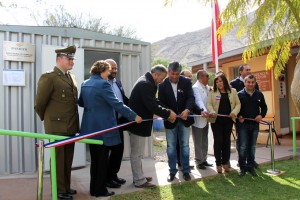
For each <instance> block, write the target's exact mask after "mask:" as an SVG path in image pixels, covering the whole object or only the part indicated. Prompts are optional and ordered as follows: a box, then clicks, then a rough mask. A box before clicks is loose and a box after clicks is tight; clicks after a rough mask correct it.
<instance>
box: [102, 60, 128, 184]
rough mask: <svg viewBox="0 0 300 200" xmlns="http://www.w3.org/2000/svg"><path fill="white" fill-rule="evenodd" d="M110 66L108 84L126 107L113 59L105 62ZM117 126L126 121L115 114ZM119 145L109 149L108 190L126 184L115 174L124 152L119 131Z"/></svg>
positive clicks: (126, 101) (121, 134)
mask: <svg viewBox="0 0 300 200" xmlns="http://www.w3.org/2000/svg"><path fill="white" fill-rule="evenodd" d="M105 61H106V62H107V63H109V64H110V66H111V72H110V75H109V77H108V78H109V82H110V84H111V86H112V89H113V91H114V93H115V95H116V97H117V98H118V99H119V100H120V101H122V102H123V103H124V104H125V105H128V98H127V97H126V95H125V92H124V89H123V87H122V83H121V81H120V80H117V79H116V76H117V72H118V65H117V63H116V61H114V60H113V59H107V60H105ZM116 117H117V122H118V124H122V123H124V122H127V119H126V118H125V117H124V116H122V115H121V114H120V113H117V114H116ZM119 133H120V137H121V143H120V144H118V145H114V146H111V147H110V154H109V158H108V173H107V183H106V186H107V187H110V188H119V187H121V185H122V184H125V183H126V180H125V179H123V178H119V177H118V175H117V173H118V172H119V171H120V167H121V163H122V158H123V152H124V135H123V130H122V129H119Z"/></svg>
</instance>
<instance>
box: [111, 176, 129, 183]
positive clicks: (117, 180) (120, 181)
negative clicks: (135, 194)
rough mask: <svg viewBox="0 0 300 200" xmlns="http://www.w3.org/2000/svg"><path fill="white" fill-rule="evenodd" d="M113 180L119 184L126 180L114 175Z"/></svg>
mask: <svg viewBox="0 0 300 200" xmlns="http://www.w3.org/2000/svg"><path fill="white" fill-rule="evenodd" d="M112 180H113V181H115V182H116V183H119V184H121V185H123V184H125V183H126V180H125V179H123V178H119V177H115V178H113V179H112Z"/></svg>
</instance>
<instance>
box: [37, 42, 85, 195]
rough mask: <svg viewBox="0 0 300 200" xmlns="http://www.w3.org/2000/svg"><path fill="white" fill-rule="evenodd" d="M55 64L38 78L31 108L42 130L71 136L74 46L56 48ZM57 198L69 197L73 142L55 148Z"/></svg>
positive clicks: (74, 129)
mask: <svg viewBox="0 0 300 200" xmlns="http://www.w3.org/2000/svg"><path fill="white" fill-rule="evenodd" d="M55 52H56V53H57V56H56V66H55V67H54V69H53V70H52V71H49V72H46V73H44V74H42V76H41V77H40V79H39V81H38V89H37V95H36V99H35V107H34V108H35V111H36V113H37V114H38V115H39V117H40V118H41V120H42V121H44V126H45V132H46V133H48V134H54V135H63V136H73V135H75V134H76V133H78V132H79V116H78V108H77V98H78V90H77V82H76V79H75V76H74V75H73V74H71V73H70V72H69V70H71V69H72V68H73V66H74V54H75V52H76V47H75V46H69V47H67V48H61V49H56V50H55ZM55 150H56V159H57V160H56V170H57V190H58V199H73V197H72V195H74V194H76V193H77V191H76V190H74V189H72V188H71V187H70V185H71V167H72V162H73V155H74V143H72V144H68V145H64V146H61V147H56V149H55Z"/></svg>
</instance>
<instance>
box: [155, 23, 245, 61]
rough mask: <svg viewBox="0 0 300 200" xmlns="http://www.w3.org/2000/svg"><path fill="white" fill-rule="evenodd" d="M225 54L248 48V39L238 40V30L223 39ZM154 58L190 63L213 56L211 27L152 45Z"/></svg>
mask: <svg viewBox="0 0 300 200" xmlns="http://www.w3.org/2000/svg"><path fill="white" fill-rule="evenodd" d="M222 42H223V52H227V51H230V50H233V49H237V48H241V47H244V46H246V44H247V39H245V38H242V39H241V40H238V39H237V37H236V30H234V31H232V32H231V33H229V34H227V35H226V36H225V37H223V38H222ZM151 52H152V57H162V58H164V59H167V60H168V61H179V62H181V63H188V62H192V61H196V60H199V59H201V58H203V57H207V56H210V55H211V29H210V27H207V28H204V29H201V30H199V31H195V32H188V33H185V34H182V35H176V36H173V37H167V38H165V39H163V40H160V41H158V42H155V43H153V44H152V49H151Z"/></svg>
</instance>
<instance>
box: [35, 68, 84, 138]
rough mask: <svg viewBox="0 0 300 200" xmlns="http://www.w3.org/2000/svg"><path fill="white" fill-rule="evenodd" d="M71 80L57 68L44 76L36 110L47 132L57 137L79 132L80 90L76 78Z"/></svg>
mask: <svg viewBox="0 0 300 200" xmlns="http://www.w3.org/2000/svg"><path fill="white" fill-rule="evenodd" d="M70 76H71V78H72V80H71V79H69V78H68V77H67V76H66V75H65V74H63V73H62V72H61V70H59V69H58V68H57V67H54V69H53V71H50V72H47V73H44V74H42V76H41V77H40V79H39V82H38V89H37V94H36V99H35V106H34V109H35V111H36V113H37V114H38V115H39V117H40V118H41V120H42V121H44V126H45V132H46V133H49V134H55V135H74V134H75V133H78V132H79V116H78V107H77V99H78V90H77V82H76V78H75V76H74V75H73V74H70Z"/></svg>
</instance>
